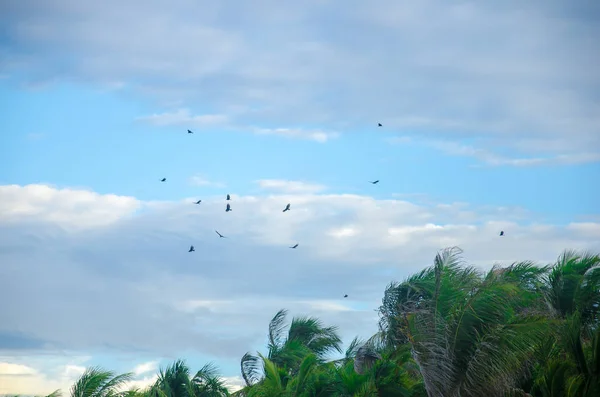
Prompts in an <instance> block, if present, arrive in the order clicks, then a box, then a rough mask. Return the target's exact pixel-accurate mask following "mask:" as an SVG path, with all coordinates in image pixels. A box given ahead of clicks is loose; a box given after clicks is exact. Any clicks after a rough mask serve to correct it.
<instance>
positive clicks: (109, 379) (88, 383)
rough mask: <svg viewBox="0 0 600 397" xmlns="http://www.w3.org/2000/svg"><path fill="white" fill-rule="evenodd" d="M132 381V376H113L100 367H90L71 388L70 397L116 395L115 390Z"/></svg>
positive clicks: (107, 396)
mask: <svg viewBox="0 0 600 397" xmlns="http://www.w3.org/2000/svg"><path fill="white" fill-rule="evenodd" d="M131 379H132V374H130V373H127V374H122V375H115V373H114V372H112V371H105V370H103V369H102V368H100V367H91V368H88V369H86V370H85V372H84V373H83V374H82V375H81V376H80V377H79V379H77V381H76V382H75V384H73V386H72V387H71V397H109V396H113V395H115V394H116V393H117V389H118V388H119V387H121V386H122V385H123V384H124V383H125V382H127V381H129V380H131Z"/></svg>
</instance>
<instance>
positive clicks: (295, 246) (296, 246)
mask: <svg viewBox="0 0 600 397" xmlns="http://www.w3.org/2000/svg"><path fill="white" fill-rule="evenodd" d="M290 248H298V244H296V245H294V246H293V247H290Z"/></svg>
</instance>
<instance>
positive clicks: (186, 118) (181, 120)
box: [138, 109, 228, 129]
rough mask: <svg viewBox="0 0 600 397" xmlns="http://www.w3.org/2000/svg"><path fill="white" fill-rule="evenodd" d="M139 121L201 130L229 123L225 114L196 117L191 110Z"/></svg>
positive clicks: (144, 118) (149, 117) (162, 114)
mask: <svg viewBox="0 0 600 397" xmlns="http://www.w3.org/2000/svg"><path fill="white" fill-rule="evenodd" d="M138 120H140V121H145V122H148V123H151V124H154V125H157V126H170V125H181V126H187V128H190V129H191V128H194V127H199V128H201V127H206V126H214V125H217V124H224V123H227V121H228V117H227V116H225V115H223V114H203V115H197V116H194V115H192V114H191V113H190V111H189V109H178V110H177V111H175V112H166V113H161V114H153V115H150V116H142V117H138Z"/></svg>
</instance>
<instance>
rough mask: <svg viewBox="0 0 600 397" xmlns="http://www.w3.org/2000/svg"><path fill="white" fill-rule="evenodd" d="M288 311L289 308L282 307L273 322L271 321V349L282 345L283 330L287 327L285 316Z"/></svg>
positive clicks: (269, 346)
mask: <svg viewBox="0 0 600 397" xmlns="http://www.w3.org/2000/svg"><path fill="white" fill-rule="evenodd" d="M287 313H288V312H287V310H285V309H281V310H279V311H278V312H277V314H275V316H274V317H273V319H272V320H271V322H269V345H268V348H269V351H271V350H277V349H279V348H280V347H281V343H282V339H283V332H284V331H285V328H286V324H285V318H286V316H287Z"/></svg>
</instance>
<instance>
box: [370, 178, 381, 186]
mask: <svg viewBox="0 0 600 397" xmlns="http://www.w3.org/2000/svg"><path fill="white" fill-rule="evenodd" d="M369 182H370V183H372V184H373V185H376V184H378V183H379V179H377V180H376V181H373V182H371V181H369Z"/></svg>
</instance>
